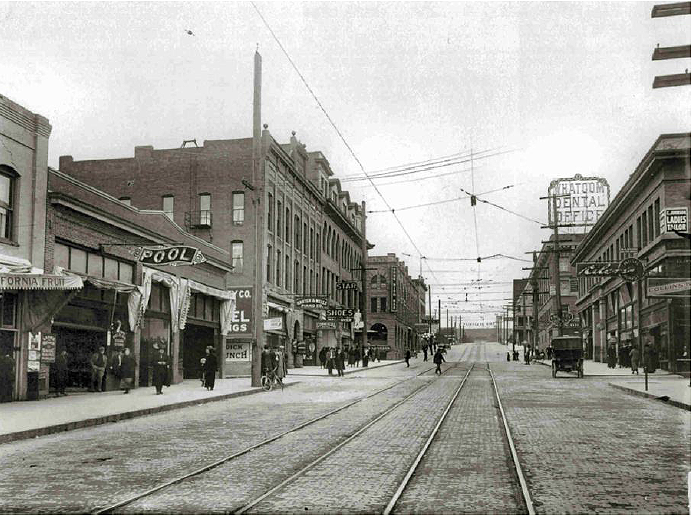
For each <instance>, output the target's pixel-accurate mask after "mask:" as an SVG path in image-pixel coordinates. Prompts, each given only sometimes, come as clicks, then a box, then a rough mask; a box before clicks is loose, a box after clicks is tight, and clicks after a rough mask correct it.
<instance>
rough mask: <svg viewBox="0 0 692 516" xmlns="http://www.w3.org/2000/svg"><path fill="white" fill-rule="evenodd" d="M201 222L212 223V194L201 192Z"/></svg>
mask: <svg viewBox="0 0 692 516" xmlns="http://www.w3.org/2000/svg"><path fill="white" fill-rule="evenodd" d="M199 223H200V225H204V226H210V225H211V194H208V193H203V194H199Z"/></svg>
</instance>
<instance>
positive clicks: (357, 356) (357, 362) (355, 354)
mask: <svg viewBox="0 0 692 516" xmlns="http://www.w3.org/2000/svg"><path fill="white" fill-rule="evenodd" d="M353 360H354V364H355V367H360V349H359V348H356V350H355V351H354V352H353Z"/></svg>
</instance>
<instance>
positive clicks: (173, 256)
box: [135, 245, 207, 265]
mask: <svg viewBox="0 0 692 516" xmlns="http://www.w3.org/2000/svg"><path fill="white" fill-rule="evenodd" d="M135 259H136V260H138V261H140V262H142V263H144V264H146V265H197V264H198V263H203V262H206V261H207V259H206V258H205V257H204V255H203V254H202V252H201V251H200V250H199V249H197V248H196V247H191V246H187V245H175V246H159V247H155V248H153V249H152V248H148V247H138V248H137V250H136V251H135Z"/></svg>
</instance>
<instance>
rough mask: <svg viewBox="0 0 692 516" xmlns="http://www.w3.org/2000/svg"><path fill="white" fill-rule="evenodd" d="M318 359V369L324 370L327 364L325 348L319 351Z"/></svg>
mask: <svg viewBox="0 0 692 516" xmlns="http://www.w3.org/2000/svg"><path fill="white" fill-rule="evenodd" d="M319 358H320V367H321V368H322V369H324V368H325V366H326V364H327V348H322V349H320V354H319Z"/></svg>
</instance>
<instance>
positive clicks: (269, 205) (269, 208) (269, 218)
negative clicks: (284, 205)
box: [267, 194, 274, 231]
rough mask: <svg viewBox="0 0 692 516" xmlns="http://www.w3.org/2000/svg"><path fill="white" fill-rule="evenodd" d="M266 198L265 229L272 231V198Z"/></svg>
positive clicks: (270, 196)
mask: <svg viewBox="0 0 692 516" xmlns="http://www.w3.org/2000/svg"><path fill="white" fill-rule="evenodd" d="M267 197H268V199H267V229H268V230H269V231H274V196H273V195H272V194H268V195H267Z"/></svg>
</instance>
